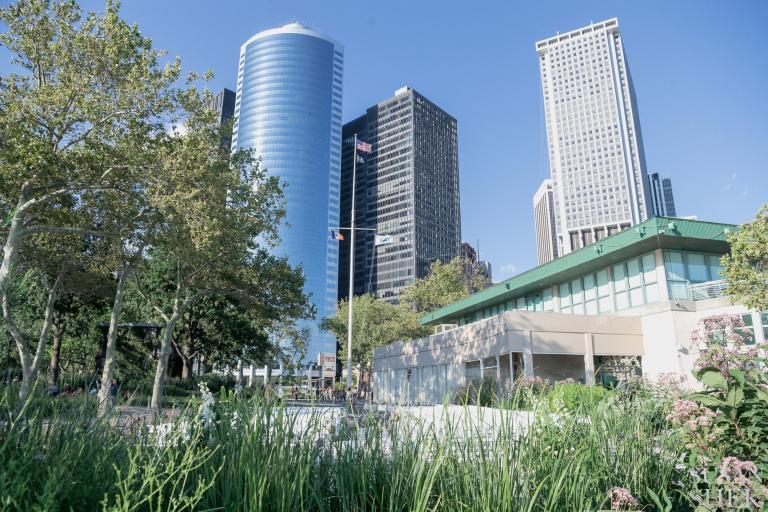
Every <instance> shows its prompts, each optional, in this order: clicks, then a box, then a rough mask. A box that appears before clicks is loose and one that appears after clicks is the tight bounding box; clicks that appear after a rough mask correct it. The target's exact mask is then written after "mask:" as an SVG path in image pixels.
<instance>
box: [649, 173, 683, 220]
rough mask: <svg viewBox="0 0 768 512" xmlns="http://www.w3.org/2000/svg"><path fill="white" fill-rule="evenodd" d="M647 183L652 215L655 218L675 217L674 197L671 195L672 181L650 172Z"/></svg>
mask: <svg viewBox="0 0 768 512" xmlns="http://www.w3.org/2000/svg"><path fill="white" fill-rule="evenodd" d="M648 183H649V185H650V189H651V204H652V205H653V214H654V215H656V216H657V217H677V212H676V210H675V197H674V195H672V180H671V179H669V178H663V177H662V176H660V175H659V173H657V172H652V173H650V174H649V175H648Z"/></svg>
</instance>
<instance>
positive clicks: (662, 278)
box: [653, 248, 669, 302]
mask: <svg viewBox="0 0 768 512" xmlns="http://www.w3.org/2000/svg"><path fill="white" fill-rule="evenodd" d="M653 254H654V256H655V257H656V284H657V285H658V287H659V300H660V301H662V302H665V301H668V300H669V286H667V272H666V271H665V270H664V251H662V250H661V249H660V248H659V249H656V250H655V251H653Z"/></svg>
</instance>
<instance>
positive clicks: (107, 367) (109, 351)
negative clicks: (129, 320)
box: [98, 264, 129, 416]
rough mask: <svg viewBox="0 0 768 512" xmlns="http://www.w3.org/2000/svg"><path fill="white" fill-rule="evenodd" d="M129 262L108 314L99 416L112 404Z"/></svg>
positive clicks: (118, 284)
mask: <svg viewBox="0 0 768 512" xmlns="http://www.w3.org/2000/svg"><path fill="white" fill-rule="evenodd" d="M128 267H129V264H126V268H125V269H123V271H122V272H121V273H120V276H119V277H118V280H117V289H116V290H115V300H114V302H113V303H112V314H111V315H110V316H109V331H108V332H107V346H106V349H105V352H104V368H103V369H102V371H101V385H100V386H99V394H98V402H99V416H103V415H105V414H106V413H107V412H109V409H110V407H111V406H112V397H111V395H110V393H109V388H110V385H111V384H112V374H113V372H114V366H115V353H116V352H117V334H118V333H117V331H118V329H119V322H120V314H121V313H122V312H123V297H124V294H125V279H126V277H127V276H128Z"/></svg>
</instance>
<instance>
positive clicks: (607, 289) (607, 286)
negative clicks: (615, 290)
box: [597, 270, 611, 297]
mask: <svg viewBox="0 0 768 512" xmlns="http://www.w3.org/2000/svg"><path fill="white" fill-rule="evenodd" d="M610 294H611V283H610V281H609V280H608V270H601V271H599V272H598V273H597V296H598V297H607V296H608V295H610Z"/></svg>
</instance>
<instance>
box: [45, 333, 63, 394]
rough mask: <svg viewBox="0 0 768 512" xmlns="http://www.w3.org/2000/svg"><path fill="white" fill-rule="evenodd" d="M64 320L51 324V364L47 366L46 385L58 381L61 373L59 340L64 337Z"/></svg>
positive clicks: (55, 383)
mask: <svg viewBox="0 0 768 512" xmlns="http://www.w3.org/2000/svg"><path fill="white" fill-rule="evenodd" d="M64 329H65V328H64V322H63V321H62V322H61V323H59V324H54V325H53V347H52V348H53V349H52V350H51V364H50V365H49V366H48V387H49V388H50V387H53V386H55V385H57V384H58V382H59V374H60V373H61V340H62V339H63V338H64Z"/></svg>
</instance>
